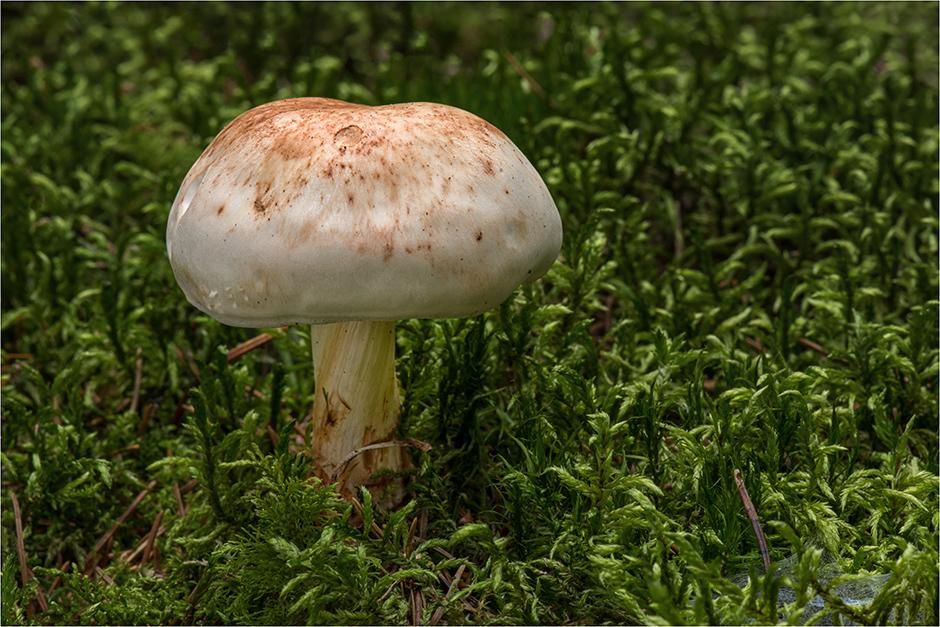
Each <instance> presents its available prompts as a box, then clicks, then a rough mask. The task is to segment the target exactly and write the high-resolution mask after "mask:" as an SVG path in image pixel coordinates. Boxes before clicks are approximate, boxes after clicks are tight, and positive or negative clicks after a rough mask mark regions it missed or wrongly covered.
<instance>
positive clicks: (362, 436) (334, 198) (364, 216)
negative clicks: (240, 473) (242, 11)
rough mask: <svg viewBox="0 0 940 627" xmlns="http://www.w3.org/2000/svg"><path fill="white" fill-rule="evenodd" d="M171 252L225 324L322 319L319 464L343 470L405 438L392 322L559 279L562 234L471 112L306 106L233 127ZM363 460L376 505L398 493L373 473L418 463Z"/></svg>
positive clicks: (522, 165) (179, 205) (528, 174)
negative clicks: (554, 270)
mask: <svg viewBox="0 0 940 627" xmlns="http://www.w3.org/2000/svg"><path fill="white" fill-rule="evenodd" d="M166 240H167V251H168V254H169V258H170V263H171V265H172V267H173V272H174V274H175V276H176V280H177V282H178V283H179V285H180V287H181V288H182V290H183V292H184V293H185V294H186V298H187V299H188V300H189V302H190V303H192V304H193V305H194V306H195V307H196V308H198V309H199V310H201V311H203V312H205V313H207V314H209V315H210V316H212V317H214V318H215V319H216V320H218V321H220V322H222V323H224V324H229V325H234V326H242V327H256V328H257V327H279V326H285V325H294V324H310V325H311V329H310V335H311V342H312V345H313V347H312V348H313V362H314V376H315V377H316V388H317V393H316V394H315V401H314V408H313V414H312V418H311V420H312V434H313V438H312V445H313V447H314V450H313V451H312V453H313V454H314V456H315V457H316V458H317V459H318V461H319V463H320V465H321V467H322V468H323V469H324V471H325V472H326V473H327V474H328V475H331V476H336V473H338V472H339V471H340V470H341V468H340V466H341V465H342V464H345V463H346V462H347V461H349V456H350V455H351V454H353V455H354V454H355V452H356V451H358V450H360V449H362V448H363V447H365V446H367V445H370V444H374V443H378V442H385V441H388V440H391V439H394V437H395V435H396V430H397V427H398V418H399V413H400V401H399V394H398V385H397V381H396V377H395V321H396V320H401V319H407V318H460V317H468V316H475V315H477V314H480V313H482V312H484V311H487V310H489V309H491V308H493V307H495V306H497V305H499V304H500V303H501V302H502V301H503V300H505V299H506V298H507V297H509V296H510V295H511V294H512V292H513V291H514V290H515V289H516V288H517V287H518V286H519V285H520V284H522V283H529V282H532V281H535V280H536V279H538V278H539V277H541V276H542V275H543V274H544V273H545V272H547V271H548V269H549V268H550V267H551V266H552V264H553V263H554V261H555V258H556V256H557V255H558V252H559V250H560V249H561V241H562V228H561V219H560V217H559V214H558V210H557V208H556V207H555V203H554V202H553V200H552V197H551V195H550V194H549V192H548V190H547V189H546V187H545V184H544V183H543V181H542V179H541V178H540V177H539V174H538V172H537V171H536V170H535V168H534V167H533V166H532V164H531V163H529V161H528V160H527V159H526V158H525V156H523V154H522V153H521V152H520V151H519V149H518V148H516V146H515V145H514V144H513V143H512V142H511V141H510V140H509V139H508V138H507V137H506V136H505V135H504V134H503V133H502V132H500V131H499V130H498V129H496V128H495V127H494V126H492V125H490V124H489V123H487V122H485V121H484V120H482V119H480V118H478V117H476V116H474V115H472V114H470V113H468V112H466V111H462V110H460V109H456V108H453V107H449V106H445V105H440V104H431V103H409V104H398V105H389V106H380V107H369V106H363V105H356V104H350V103H345V102H341V101H338V100H330V99H325V98H295V99H289V100H281V101H277V102H272V103H268V104H266V105H262V106H260V107H257V108H255V109H251V110H249V111H247V112H245V113H243V114H242V115H240V116H238V117H237V118H236V119H235V120H234V121H232V122H231V123H230V124H229V125H228V126H226V127H225V128H224V129H223V130H222V132H221V133H219V135H218V137H216V138H215V140H214V141H213V142H212V143H211V144H210V145H209V147H208V148H207V149H206V151H205V152H204V153H203V154H202V156H201V157H200V158H199V159H198V160H197V161H196V163H195V164H194V165H193V167H192V169H190V171H189V173H188V174H187V175H186V178H185V179H184V180H183V183H182V186H181V187H180V190H179V193H178V194H177V195H176V199H175V201H174V203H173V208H172V210H171V211H170V217H169V222H168V224H167V235H166ZM354 456H355V455H354ZM355 457H356V459H355V460H353V462H351V463H350V468H351V471H349V473H350V474H349V476H348V478H347V483H348V484H349V485H366V486H368V487H370V489H372V490H373V493H379V492H380V491H381V490H383V489H385V488H387V487H388V486H389V484H390V483H391V480H389V479H385V480H375V479H374V478H373V475H375V473H376V471H378V470H380V469H383V468H385V469H390V470H393V471H400V470H403V469H406V468H408V467H409V459H408V456H407V453H406V451H405V450H404V449H403V448H400V447H390V446H387V447H384V448H371V449H369V450H365V451H364V452H362V453H361V454H359V455H358V456H355ZM398 485H399V488H395V486H392V487H393V488H395V489H400V483H399V484H398Z"/></svg>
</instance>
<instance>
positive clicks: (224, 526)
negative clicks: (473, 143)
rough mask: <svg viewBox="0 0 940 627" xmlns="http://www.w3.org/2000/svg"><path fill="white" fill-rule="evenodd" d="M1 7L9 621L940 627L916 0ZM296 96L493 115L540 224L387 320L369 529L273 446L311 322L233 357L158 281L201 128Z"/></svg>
mask: <svg viewBox="0 0 940 627" xmlns="http://www.w3.org/2000/svg"><path fill="white" fill-rule="evenodd" d="M3 11H4V16H3V17H4V18H5V19H4V20H3V23H2V24H3V26H2V28H3V33H2V34H3V37H2V44H0V46H2V52H3V54H2V61H0V63H2V72H3V84H2V87H0V105H2V111H3V120H2V126H0V130H2V141H0V159H2V169H0V177H2V189H0V196H2V197H0V200H2V227H3V228H2V230H0V240H2V257H0V259H2V265H0V279H2V294H0V305H2V319H0V331H2V338H0V340H2V346H0V349H2V357H3V374H2V381H3V388H2V411H3V421H2V440H3V453H2V471H3V481H4V486H5V490H4V493H3V496H2V505H3V508H2V521H3V525H2V532H3V533H2V550H3V552H4V555H5V558H4V577H3V582H2V583H3V585H2V597H3V598H2V605H3V621H4V622H10V623H29V624H45V623H124V624H143V623H151V624H153V623H169V622H173V621H180V622H185V623H189V622H198V623H212V624H215V623H231V624H241V623H258V624H260V623H267V624H292V623H331V624H339V623H342V624H353V623H357V624H358V623H368V624H381V623H389V624H391V623H405V622H415V621H417V620H418V619H420V620H421V621H422V622H424V623H432V622H433V623H436V624H444V623H473V624H476V623H499V624H514V623H542V624H566V623H571V622H582V623H593V624H599V623H614V624H622V623H634V622H636V623H640V622H643V623H650V624H725V623H726V624H739V623H743V622H749V621H757V622H762V623H763V622H778V621H781V620H787V621H791V622H801V621H804V622H805V621H807V620H816V621H828V620H832V617H833V615H834V614H833V613H835V614H838V615H840V616H841V617H842V620H852V621H855V622H859V623H861V622H865V623H869V622H918V623H924V624H936V622H937V620H938V596H937V589H938V567H937V564H938V535H937V527H938V522H940V514H938V507H940V505H938V473H940V468H938V454H937V451H938V433H937V432H938V428H937V425H938V422H937V421H938V415H940V414H938V396H937V393H938V392H937V391H938V385H940V381H938V376H940V366H938V364H940V360H938V354H940V351H938V342H940V339H938V322H937V321H938V315H940V301H938V289H940V287H938V286H940V281H938V262H937V259H938V252H940V249H938V219H937V215H938V206H937V198H938V192H940V185H938V146H940V143H938V140H937V136H938V123H937V120H938V115H940V113H938V85H937V82H938V81H937V72H938V54H937V50H938V28H937V20H936V4H929V3H913V4H903V3H891V4H851V3H837V4H826V3H818V4H749V3H732V4H706V3H690V4H668V5H660V4H652V5H646V4H636V3H629V4H610V5H607V4H604V5H598V4H578V5H576V6H575V5H564V4H562V5H554V4H553V5H511V4H486V5H464V4H442V3H426V4H413V5H412V4H409V3H404V4H328V5H326V4H319V3H300V4H288V3H271V4H264V5H238V4H216V3H197V4H188V5H149V4H148V5H137V4H133V5H115V4H107V3H87V4H58V3H51V4H40V3H24V4H17V3H5V4H4V6H3ZM520 68H522V69H524V73H523V72H521V71H520ZM314 95H316V96H326V97H335V98H341V99H349V100H354V101H357V102H362V103H366V104H380V103H388V102H400V101H409V100H427V101H437V102H444V103H448V104H452V105H455V106H459V107H462V108H465V109H468V110H470V111H473V112H474V113H476V114H478V115H481V116H482V117H484V118H486V119H488V120H489V121H491V122H492V123H494V124H495V125H496V126H498V127H500V128H502V129H503V130H504V131H505V132H506V133H507V134H508V135H509V136H510V137H511V138H512V139H513V141H515V142H516V143H517V144H518V145H519V147H520V148H521V149H522V150H523V152H524V153H525V154H526V155H527V156H529V158H530V159H531V160H532V162H533V163H534V164H535V165H536V167H537V168H538V169H539V171H540V172H541V173H542V175H543V177H544V178H545V180H546V182H547V184H548V186H549V188H550V190H551V192H552V194H553V196H554V198H555V200H556V202H557V204H558V207H559V209H560V211H561V214H562V218H563V222H564V227H565V242H564V246H563V250H562V254H561V256H560V258H559V261H558V262H557V263H556V264H555V266H554V268H553V269H552V270H551V271H550V272H549V273H548V274H547V275H546V276H545V277H544V278H543V279H542V280H541V281H540V282H538V283H536V284H534V285H529V286H524V287H522V288H520V289H519V290H518V291H517V292H516V293H515V294H514V296H513V297H512V298H510V299H509V300H507V301H506V302H505V303H503V304H502V305H501V306H500V307H498V308H497V309H494V310H493V311H490V312H488V313H486V314H484V315H482V316H479V317H476V318H472V319H468V320H441V321H419V320H409V321H402V322H400V323H399V324H398V337H397V356H398V363H397V368H398V376H399V384H400V387H401V395H402V403H403V411H402V419H403V423H402V427H401V435H402V436H403V437H414V438H417V439H419V440H422V441H425V442H427V443H429V444H430V445H432V446H433V449H432V450H431V451H430V452H428V453H421V452H419V451H417V450H412V451H411V455H412V461H413V463H414V470H413V471H411V474H412V477H411V478H412V490H413V494H414V497H413V499H412V500H411V501H410V502H409V503H408V504H407V505H406V506H405V507H404V508H402V509H400V510H398V511H395V512H381V511H378V509H377V508H373V506H372V504H371V499H370V498H369V497H368V495H367V494H360V500H361V501H362V503H361V505H360V504H358V503H352V502H347V501H344V500H343V499H341V498H339V497H338V496H336V495H335V494H334V492H333V491H332V490H331V489H330V487H329V486H326V485H323V484H321V483H318V481H317V480H315V479H310V478H308V473H309V470H310V464H309V460H308V459H307V458H305V457H304V456H302V455H298V454H296V452H295V449H296V448H297V447H296V446H295V447H291V446H289V442H290V441H291V440H292V438H295V441H298V438H299V436H296V437H295V435H294V433H295V432H294V425H295V424H296V421H297V420H301V419H302V418H303V417H304V416H305V415H307V413H309V411H310V410H311V407H312V403H313V393H314V390H313V387H312V385H313V383H312V376H311V375H312V372H311V370H312V367H311V365H310V364H311V362H310V348H309V335H308V334H307V332H306V331H305V330H304V329H302V328H292V329H290V330H289V331H286V332H284V331H279V330H270V333H271V334H272V335H273V336H274V340H273V341H271V342H269V343H268V344H266V345H265V346H264V347H263V348H261V349H258V350H255V351H252V352H250V353H248V354H246V355H244V356H242V357H240V358H239V359H238V360H236V361H234V362H233V363H229V362H228V360H227V359H226V353H227V352H228V351H229V350H231V349H232V348H234V347H235V346H237V345H238V344H240V343H241V342H243V341H244V340H246V339H249V338H250V337H252V336H253V335H254V334H255V332H254V331H252V330H244V329H236V328H230V327H225V326H223V325H220V324H218V323H216V322H215V321H213V320H211V319H209V318H207V317H205V316H202V315H199V314H198V313H197V312H196V311H195V310H194V309H193V308H192V307H190V306H189V305H188V303H186V301H185V298H184V297H183V295H182V293H181V291H180V290H179V289H177V287H176V284H175V280H174V278H173V275H172V271H171V270H170V267H169V263H168V262H167V259H166V252H165V244H164V240H163V237H164V229H165V221H166V217H167V214H168V212H169V207H170V205H171V203H172V201H173V198H174V196H175V194H176V191H177V189H178V186H179V184H180V182H181V181H182V178H183V176H184V175H185V173H186V171H187V170H188V168H189V167H190V165H191V164H192V163H193V161H195V159H196V158H197V157H198V155H199V154H200V152H201V151H202V150H203V149H204V148H205V146H206V145H207V144H208V142H209V141H210V140H211V138H212V137H213V136H214V135H215V134H216V133H217V132H218V131H219V130H220V129H221V128H222V127H223V126H224V125H225V124H226V123H227V122H228V121H230V120H231V119H232V118H233V117H235V116H236V115H237V114H239V113H241V112H242V111H244V110H246V109H247V108H249V107H250V106H253V105H258V104H261V103H263V102H267V101H270V100H274V99H278V98H286V97H292V96H314ZM138 373H139V374H138ZM135 390H139V391H135ZM269 427H270V428H269ZM736 468H737V469H740V471H741V473H742V476H743V478H744V482H745V485H746V487H747V490H748V492H749V494H750V496H751V499H752V500H753V503H754V506H755V509H756V511H757V512H758V515H759V517H760V519H761V521H762V522H763V526H764V530H765V532H766V534H767V539H768V543H769V545H770V551H771V558H772V560H773V562H774V564H775V565H774V567H773V569H772V570H771V572H770V573H769V574H767V575H764V574H763V573H762V567H760V566H759V563H760V557H759V552H758V545H757V541H756V538H755V536H754V534H753V531H752V529H751V524H750V522H749V520H748V518H747V516H746V514H745V511H744V508H743V505H742V503H741V500H740V498H739V494H738V490H737V487H736V485H735V482H734V478H733V470H734V469H736ZM153 481H156V484H155V486H154V487H153V489H152V490H151V491H149V492H143V491H144V490H145V489H146V488H148V486H149V485H150V484H151V482H153ZM11 493H15V494H16V496H17V500H18V503H19V508H20V511H21V517H20V520H21V523H22V527H23V549H24V552H23V555H24V558H25V560H26V564H27V566H28V568H29V569H30V581H29V583H28V584H27V585H26V586H25V587H24V586H23V585H22V583H21V582H22V577H21V573H20V572H19V570H20V563H19V559H18V558H19V553H18V548H17V532H16V524H15V523H16V517H15V515H14V511H13V507H12V499H11V496H10V495H11ZM141 494H143V496H142V497H141V498H140V499H139V500H138V501H136V503H137V504H136V505H135V506H134V507H133V508H131V507H130V506H131V505H132V503H133V502H135V498H137V497H139V496H140V495H141ZM158 518H159V524H158V525H156V526H155V525H154V523H155V521H157V520H158ZM373 523H374V525H375V526H373ZM112 528H113V529H114V533H113V539H112V540H111V541H110V542H105V543H104V544H103V545H101V546H100V547H99V550H98V551H95V547H96V544H98V543H99V541H101V539H102V538H103V537H105V535H106V532H108V531H109V530H111V529H112ZM151 533H153V534H155V535H153V537H152V538H151V540H150V541H149V544H148V537H150V536H151ZM149 545H152V546H153V547H155V548H154V549H152V550H151V549H146V547H147V546H149ZM138 548H140V551H137V552H136V553H135V551H136V550H137V549H138ZM145 549H146V550H145ZM96 565H97V566H98V567H99V569H100V570H96V569H95V566H96ZM458 573H459V576H460V577H461V578H460V581H459V582H458V583H453V579H454V577H456V576H458ZM40 590H41V591H42V592H43V598H44V599H45V602H46V606H43V605H42V604H41V603H40V601H39V591H40ZM859 597H863V599H862V600H870V602H868V603H867V604H858V605H853V604H851V603H850V601H847V600H846V599H851V600H858V598H859Z"/></svg>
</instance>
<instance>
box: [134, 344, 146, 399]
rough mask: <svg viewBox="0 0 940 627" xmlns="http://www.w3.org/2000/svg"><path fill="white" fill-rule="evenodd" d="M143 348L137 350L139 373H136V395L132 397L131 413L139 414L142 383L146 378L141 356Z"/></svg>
mask: <svg viewBox="0 0 940 627" xmlns="http://www.w3.org/2000/svg"><path fill="white" fill-rule="evenodd" d="M142 351H143V349H142V348H138V349H137V371H136V372H135V373H134V394H133V396H132V397H131V411H132V412H134V413H137V406H138V405H139V404H140V382H141V380H142V379H143V377H144V358H143V357H141V356H140V353H141V352H142Z"/></svg>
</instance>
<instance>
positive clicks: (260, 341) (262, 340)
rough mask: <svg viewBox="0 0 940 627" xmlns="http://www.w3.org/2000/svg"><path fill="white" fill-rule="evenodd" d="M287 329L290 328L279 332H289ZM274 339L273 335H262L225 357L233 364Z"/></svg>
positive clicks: (240, 345)
mask: <svg viewBox="0 0 940 627" xmlns="http://www.w3.org/2000/svg"><path fill="white" fill-rule="evenodd" d="M287 328H288V327H281V328H280V329H278V330H279V331H282V332H283V331H287ZM273 339H274V336H273V335H271V334H270V333H262V334H261V335H256V336H255V337H253V338H251V339H250V340H248V341H246V342H242V343H241V344H239V345H238V346H236V347H235V348H233V349H232V350H230V351H229V352H228V354H227V355H226V356H225V359H226V360H228V363H232V362H233V361H235V360H236V359H238V358H239V357H241V356H242V355H244V354H245V353H247V352H250V351H253V350H255V349H256V348H258V347H259V346H264V345H265V344H267V343H268V342H270V341H271V340H273Z"/></svg>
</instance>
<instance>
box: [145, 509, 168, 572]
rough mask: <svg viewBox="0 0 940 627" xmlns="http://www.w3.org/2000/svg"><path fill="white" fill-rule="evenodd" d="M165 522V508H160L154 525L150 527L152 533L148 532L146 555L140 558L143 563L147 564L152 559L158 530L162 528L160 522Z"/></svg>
mask: <svg viewBox="0 0 940 627" xmlns="http://www.w3.org/2000/svg"><path fill="white" fill-rule="evenodd" d="M162 522H163V510H162V509H161V510H160V513H159V514H157V519H156V520H154V521H153V526H152V527H150V533H148V534H147V543H146V544H145V545H144V555H143V557H141V558H140V563H141V564H146V563H147V562H149V561H150V558H151V556H152V553H153V548H154V547H153V543H154V542H155V541H156V539H157V532H158V531H159V530H160V523H162Z"/></svg>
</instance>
